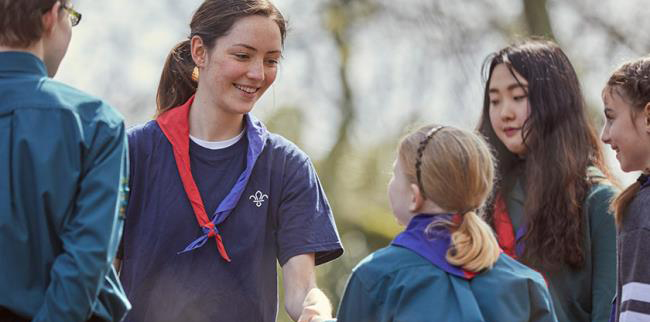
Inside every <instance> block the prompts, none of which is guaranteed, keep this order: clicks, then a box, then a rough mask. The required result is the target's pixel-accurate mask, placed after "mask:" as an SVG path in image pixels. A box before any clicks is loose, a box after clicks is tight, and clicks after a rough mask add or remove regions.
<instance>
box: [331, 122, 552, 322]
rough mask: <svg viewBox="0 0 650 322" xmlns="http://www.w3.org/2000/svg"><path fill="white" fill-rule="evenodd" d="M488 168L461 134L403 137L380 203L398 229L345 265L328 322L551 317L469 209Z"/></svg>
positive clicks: (448, 130)
mask: <svg viewBox="0 0 650 322" xmlns="http://www.w3.org/2000/svg"><path fill="white" fill-rule="evenodd" d="M493 168H494V163H493V161H492V155H491V153H490V151H489V149H488V147H487V145H486V144H485V142H484V141H483V140H482V139H481V138H479V137H478V136H477V135H475V134H473V133H470V132H468V131H464V130H459V129H456V128H452V127H446V126H445V127H442V126H425V127H423V128H421V129H419V130H417V131H416V132H414V133H412V134H410V135H408V136H407V137H406V138H404V139H403V140H402V142H401V143H400V145H399V149H398V157H397V159H396V160H395V163H394V167H393V177H392V179H391V181H390V183H389V185H388V197H389V201H390V205H391V208H392V209H393V214H394V215H395V217H396V218H397V221H398V222H399V223H400V224H402V225H406V226H407V228H406V230H405V231H404V232H402V233H400V234H399V235H398V236H397V237H396V238H395V239H394V240H393V242H392V243H391V245H390V246H388V247H386V248H384V249H381V250H379V251H377V252H375V253H373V254H371V255H370V256H369V257H367V258H366V259H364V260H363V261H362V262H361V263H360V264H359V265H358V266H357V267H356V268H355V269H354V272H353V273H352V275H351V277H350V280H349V281H348V284H347V286H346V289H345V294H344V296H343V299H342V300H341V305H340V307H339V311H338V316H337V319H338V321H339V322H347V321H354V322H364V321H368V322H370V321H372V322H388V321H409V322H418V321H510V322H524V321H557V320H556V318H555V313H554V312H553V306H552V303H551V299H550V295H549V293H548V290H547V288H546V286H545V284H544V279H543V278H542V277H541V276H540V275H539V274H538V273H536V272H535V271H533V270H531V269H529V268H527V267H526V266H524V265H522V264H520V263H518V262H517V261H515V260H513V259H512V258H510V257H508V256H506V255H504V254H502V253H501V251H500V249H499V245H498V243H497V241H496V239H495V237H494V235H493V233H492V229H491V228H490V226H488V224H487V223H485V222H484V221H483V219H481V217H480V216H479V214H478V213H477V209H479V208H481V207H482V206H483V203H484V202H485V200H486V198H487V197H488V195H489V194H490V191H491V189H492V184H493V182H492V181H493V177H494V175H493V173H494V169H493Z"/></svg>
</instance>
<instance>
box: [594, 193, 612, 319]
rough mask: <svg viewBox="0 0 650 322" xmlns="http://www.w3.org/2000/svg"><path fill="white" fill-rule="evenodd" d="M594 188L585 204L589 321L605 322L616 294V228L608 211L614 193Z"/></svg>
mask: <svg viewBox="0 0 650 322" xmlns="http://www.w3.org/2000/svg"><path fill="white" fill-rule="evenodd" d="M596 189H598V190H596V191H594V192H593V193H592V196H591V198H590V201H589V203H588V207H589V219H590V226H591V236H590V237H591V252H592V253H591V256H592V260H593V271H592V276H591V283H592V304H591V307H592V312H591V320H592V321H598V322H606V321H609V317H610V313H611V303H612V298H613V297H614V294H615V293H616V226H615V223H614V216H613V215H612V214H611V213H610V212H609V205H610V201H611V198H612V197H613V195H614V190H613V188H612V187H610V186H608V185H602V186H601V187H598V188H596Z"/></svg>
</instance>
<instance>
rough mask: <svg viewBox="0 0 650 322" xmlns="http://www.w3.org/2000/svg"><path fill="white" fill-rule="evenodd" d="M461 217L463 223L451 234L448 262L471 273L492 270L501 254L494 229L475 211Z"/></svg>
mask: <svg viewBox="0 0 650 322" xmlns="http://www.w3.org/2000/svg"><path fill="white" fill-rule="evenodd" d="M461 216H462V218H463V221H462V222H461V223H460V225H458V227H457V228H456V229H455V230H454V231H453V232H452V234H451V247H450V248H449V250H448V251H447V261H448V262H449V263H451V264H453V265H456V266H460V267H462V268H463V269H465V270H467V271H470V272H480V271H483V270H485V269H490V268H492V265H494V263H495V262H496V261H497V259H498V258H499V254H500V253H501V252H500V250H499V244H498V243H497V240H496V238H495V237H494V234H493V233H492V228H490V226H489V225H488V224H487V223H486V222H485V221H483V219H481V218H480V217H479V216H478V215H477V214H476V212H474V211H470V212H468V213H466V214H464V215H461Z"/></svg>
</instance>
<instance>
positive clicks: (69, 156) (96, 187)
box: [0, 52, 129, 322]
mask: <svg viewBox="0 0 650 322" xmlns="http://www.w3.org/2000/svg"><path fill="white" fill-rule="evenodd" d="M127 171H128V156H127V146H126V139H125V129H124V124H123V121H122V117H121V116H120V115H119V114H118V113H117V112H116V111H115V110H114V109H112V108H111V107H109V106H108V105H107V104H106V103H104V102H102V101H101V100H98V99H96V98H92V97H90V96H88V95H86V94H84V93H82V92H80V91H78V90H76V89H74V88H71V87H69V86H66V85H64V84H61V83H59V82H56V81H54V80H52V79H50V78H48V77H47V72H46V68H45V65H44V64H43V62H42V61H41V60H40V59H38V58H37V57H36V56H33V55H31V54H29V53H23V52H0V258H2V261H1V262H0V289H1V290H2V292H0V307H2V308H4V309H8V310H10V311H12V312H13V313H15V314H17V315H20V316H23V317H25V318H28V319H32V320H33V321H61V322H63V321H65V322H73V321H85V320H87V319H88V318H89V317H91V316H92V315H95V316H98V317H101V318H104V319H105V320H109V321H119V320H121V319H122V317H123V316H124V314H125V313H126V311H127V310H128V308H129V304H128V301H127V300H126V297H125V295H124V292H123V290H122V287H121V286H120V284H119V281H118V279H117V278H116V274H115V271H114V270H113V269H112V266H111V262H112V261H113V257H114V254H115V251H116V249H117V245H118V243H119V238H120V232H121V229H122V222H123V219H122V216H120V211H121V209H122V208H123V207H124V206H125V202H126V201H125V199H126V187H127V179H126V178H128V173H127Z"/></svg>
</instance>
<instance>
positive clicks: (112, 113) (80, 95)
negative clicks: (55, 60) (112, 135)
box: [32, 78, 124, 128]
mask: <svg viewBox="0 0 650 322" xmlns="http://www.w3.org/2000/svg"><path fill="white" fill-rule="evenodd" d="M39 85H40V86H39V89H40V91H38V94H37V95H35V97H34V99H35V100H36V101H41V102H44V101H45V102H47V103H45V104H38V103H37V102H35V103H36V104H34V105H32V106H35V107H38V108H43V109H53V110H62V111H67V112H70V113H73V114H75V115H76V116H78V117H79V120H80V121H81V122H83V123H92V124H102V125H105V126H108V127H110V128H115V127H119V128H123V127H124V125H123V121H124V118H123V116H122V115H121V114H120V113H119V112H118V111H117V110H116V109H114V108H113V107H111V106H110V105H109V104H108V103H106V102H105V101H103V100H101V99H99V98H97V97H94V96H92V95H89V94H87V93H84V92H82V91H80V90H78V89H76V88H74V87H72V86H69V85H66V84H64V83H61V82H58V81H55V80H53V79H50V78H44V79H42V80H41V82H40V83H39Z"/></svg>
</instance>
